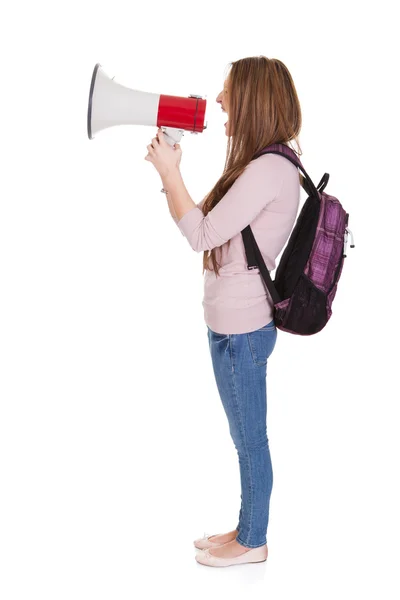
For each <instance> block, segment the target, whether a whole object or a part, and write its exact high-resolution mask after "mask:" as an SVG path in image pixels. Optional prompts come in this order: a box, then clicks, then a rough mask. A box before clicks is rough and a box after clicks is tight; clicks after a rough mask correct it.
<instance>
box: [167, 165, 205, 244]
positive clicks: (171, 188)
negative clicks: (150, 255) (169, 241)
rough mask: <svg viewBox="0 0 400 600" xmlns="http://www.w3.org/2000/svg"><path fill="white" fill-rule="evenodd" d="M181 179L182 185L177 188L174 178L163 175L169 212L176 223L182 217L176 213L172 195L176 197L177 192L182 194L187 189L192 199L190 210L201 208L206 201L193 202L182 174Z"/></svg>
mask: <svg viewBox="0 0 400 600" xmlns="http://www.w3.org/2000/svg"><path fill="white" fill-rule="evenodd" d="M179 175H180V171H179ZM175 177H178V176H177V174H175ZM179 179H180V180H181V185H180V186H179V187H178V188H177V187H176V184H175V181H174V178H172V181H171V177H161V181H162V185H163V188H164V190H166V194H165V195H166V197H167V203H168V208H169V212H170V213H171V217H172V218H173V219H174V221H175V223H178V221H179V220H180V219H179V217H178V216H177V214H176V211H175V208H174V201H173V198H172V196H174V198H175V196H176V195H177V194H182V193H184V191H186V194H187V196H188V197H189V200H190V201H191V203H188V206H189V210H190V209H191V208H193V207H194V206H197V208H201V206H202V204H203V202H204V199H203V200H200V202H199V203H198V204H195V203H194V202H193V200H192V199H191V198H190V196H189V194H188V192H187V190H186V187H185V185H184V183H183V179H182V176H181V175H180V177H179ZM183 188H184V190H183ZM182 235H183V234H182Z"/></svg>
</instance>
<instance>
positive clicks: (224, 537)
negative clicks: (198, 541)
mask: <svg viewBox="0 0 400 600" xmlns="http://www.w3.org/2000/svg"><path fill="white" fill-rule="evenodd" d="M237 534H238V530H237V529H234V530H233V531H229V532H228V533H218V534H217V535H212V536H210V537H209V538H208V539H209V540H210V542H214V543H215V544H226V543H227V542H231V541H232V540H234V539H235V538H236V536H237Z"/></svg>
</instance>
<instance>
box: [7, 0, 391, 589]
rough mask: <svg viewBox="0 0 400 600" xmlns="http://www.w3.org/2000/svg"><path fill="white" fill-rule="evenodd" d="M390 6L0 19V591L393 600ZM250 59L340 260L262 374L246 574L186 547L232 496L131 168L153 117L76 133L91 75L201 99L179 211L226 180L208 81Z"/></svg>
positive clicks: (220, 418) (158, 236)
mask: <svg viewBox="0 0 400 600" xmlns="http://www.w3.org/2000/svg"><path fill="white" fill-rule="evenodd" d="M394 5H395V3H392V2H384V1H383V2H380V3H378V4H375V3H365V2H346V3H344V2H343V3H334V4H333V3H320V2H319V3H317V2H315V3H313V2H287V1H286V2H283V3H277V2H275V3H268V2H245V3H240V4H234V3H216V2H204V3H200V4H199V3H198V4H193V3H188V2H162V3H160V4H157V3H154V2H152V3H150V4H148V5H147V4H146V6H144V5H143V3H141V4H140V5H139V4H135V3H132V2H125V3H124V2H118V1H116V2H112V3H99V2H79V3H78V2H72V3H71V2H68V3H67V2H65V3H58V2H43V1H42V2H35V3H28V2H22V3H18V4H15V5H11V3H9V5H8V7H7V8H5V9H4V8H3V10H2V18H1V20H0V21H1V26H0V27H1V32H0V33H1V36H0V38H1V56H2V61H1V75H2V77H1V79H2V86H1V87H2V92H1V112H2V119H1V130H0V139H1V148H2V160H1V178H0V181H1V198H0V201H1V218H0V286H1V290H0V350H1V357H0V358H1V362H0V369H1V373H0V375H1V377H0V394H1V406H0V410H1V414H0V485H1V494H0V527H1V530H0V549H1V557H0V558H1V571H2V574H1V578H0V579H1V580H0V592H1V593H0V596H1V598H2V600H14V599H18V600H22V599H23V600H31V599H32V598H40V599H41V600H45V599H50V598H51V599H55V598H56V599H57V600H64V599H66V600H72V599H74V600H92V599H93V600H103V599H107V600H108V599H118V600H125V599H131V598H140V599H141V600H145V599H147V598H164V596H165V595H167V596H171V598H177V599H185V600H186V599H187V598H195V599H197V598H199V599H200V598H206V597H207V598H219V597H221V594H227V595H229V597H231V598H240V599H242V598H244V597H248V596H251V597H252V598H255V599H257V600H258V599H261V598H263V599H264V598H267V597H268V598H271V599H274V600H286V599H289V598H290V599H292V598H304V599H307V600H320V599H321V598H324V600H330V599H335V600H336V599H337V598H341V599H343V600H347V599H349V600H350V599H351V600H353V598H378V597H382V598H385V600H392V599H393V600H394V599H398V598H399V594H400V586H399V580H398V567H399V559H400V556H399V547H400V546H399V535H400V527H399V509H398V507H399V505H400V494H399V489H398V479H399V456H400V446H399V435H398V431H399V420H398V412H397V411H398V402H399V399H400V394H399V386H398V383H397V374H398V363H397V359H398V355H399V343H398V340H399V333H400V332H399V327H398V322H399V308H398V304H399V294H398V292H399V286H398V281H397V277H398V241H399V236H398V218H399V193H398V184H397V175H398V172H399V166H398V157H399V153H398V134H399V125H398V123H399V116H398V109H399V105H400V104H399V95H398V93H397V91H396V90H397V86H398V65H397V62H396V61H395V55H396V54H397V56H398V55H399V44H398V31H397V27H396V21H395V18H394ZM261 54H262V55H265V56H268V57H269V58H279V59H280V60H282V61H283V62H284V63H285V64H286V65H287V67H288V68H289V70H290V72H291V74H292V76H293V79H294V82H295V85H296V89H297V92H298V95H299V99H300V103H301V107H302V112H303V128H302V131H301V136H300V143H301V148H302V151H303V155H302V157H301V160H302V162H303V165H304V166H305V168H306V170H307V172H308V173H309V175H310V176H311V178H312V179H313V181H314V183H315V184H317V183H318V182H319V180H320V178H321V177H322V175H323V174H324V173H325V172H328V173H329V175H330V179H329V183H328V186H327V189H326V191H327V192H328V193H330V194H333V195H334V196H336V197H337V198H339V200H340V201H341V202H342V204H343V206H344V208H345V209H346V210H347V211H348V212H349V214H350V218H349V227H350V229H351V230H352V232H353V235H354V242H355V246H356V247H355V248H354V249H352V248H350V247H349V246H348V253H347V254H348V257H347V259H346V262H345V266H344V269H343V274H342V277H341V280H340V284H339V288H338V292H337V295H336V299H335V300H334V304H333V315H332V318H331V320H330V321H329V323H328V325H327V326H326V328H325V329H324V330H323V331H322V332H320V333H319V334H318V335H314V336H310V337H309V338H307V337H301V336H294V335H290V334H287V333H285V332H279V331H278V341H277V345H276V348H275V350H274V352H273V355H272V356H271V358H270V360H269V362H268V436H269V442H270V449H271V456H272V462H273V469H274V487H273V491H272V496H271V505H270V524H269V528H268V535H267V538H268V546H269V557H268V560H267V562H266V563H261V564H260V565H242V566H239V567H229V568H227V569H213V568H207V567H204V566H202V565H199V564H197V563H196V561H195V559H194V556H195V549H194V547H193V544H192V542H193V540H194V539H195V538H197V537H200V536H202V535H203V533H204V531H206V532H207V533H210V534H212V533H221V532H224V531H229V530H231V529H233V528H234V527H235V526H236V524H237V517H238V511H239V505H240V480H239V466H238V461H237V454H236V450H235V449H234V446H233V443H232V440H231V438H230V435H229V430H228V423H227V420H226V417H225V413H224V412H223V408H222V404H221V401H220V398H219V396H218V393H217V388H216V384H215V380H214V375H213V372H212V365H211V359H210V355H209V349H208V342H207V333H206V326H205V323H204V320H203V310H202V305H201V301H202V294H203V278H202V253H195V252H194V251H193V250H192V249H191V247H190V245H189V243H188V241H187V240H186V238H185V237H183V236H182V234H181V233H180V231H179V230H178V228H177V227H176V225H175V223H174V222H173V220H172V218H171V216H170V214H169V211H168V207H167V203H166V198H165V196H164V194H161V193H160V189H161V180H160V178H159V175H158V173H157V171H156V170H155V168H154V166H153V165H152V164H151V163H150V162H148V161H145V160H144V157H145V156H146V154H147V149H146V146H147V145H148V144H149V143H150V142H151V139H152V138H153V137H154V136H155V134H156V131H157V128H156V126H154V127H145V126H131V125H130V126H122V127H114V128H110V129H108V130H105V131H102V132H100V133H99V134H98V135H97V136H96V137H95V139H93V140H89V139H88V136H87V130H86V116H87V104H88V97H89V87H90V81H91V77H92V72H93V68H94V66H95V64H96V63H98V62H99V63H100V64H101V65H102V68H103V69H104V70H105V72H106V73H107V74H108V75H109V76H110V77H114V78H115V81H117V82H119V83H121V84H123V85H125V86H127V87H131V88H134V89H137V90H142V91H147V92H153V93H162V94H171V95H177V96H178V95H182V96H188V95H189V94H199V95H201V96H203V97H206V98H207V116H206V120H207V121H208V127H207V129H206V130H205V131H204V132H203V133H202V134H199V135H190V134H188V133H187V134H185V135H184V137H183V138H182V140H181V147H182V150H183V157H182V162H181V171H182V174H183V178H184V181H185V184H186V186H187V189H188V191H189V193H190V195H191V197H192V198H193V200H194V201H195V202H199V201H200V200H201V199H202V198H203V197H204V196H205V194H206V193H207V192H208V191H209V190H210V189H211V187H212V186H213V185H214V183H215V182H216V180H217V179H218V178H219V176H220V175H221V173H222V169H223V165H224V160H225V149H226V142H227V138H226V137H225V132H224V125H223V124H224V122H225V121H226V115H224V114H223V113H221V110H220V107H219V105H218V104H217V103H216V102H215V99H216V97H217V95H218V93H219V92H220V91H221V89H222V85H223V81H224V77H225V75H226V71H227V66H228V64H229V62H230V61H233V60H238V59H239V58H243V57H246V56H257V55H261ZM304 199H305V194H304V192H302V202H303V201H304ZM349 244H350V239H349ZM278 262H279V258H278ZM273 277H274V274H273Z"/></svg>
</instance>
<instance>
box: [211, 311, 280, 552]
mask: <svg viewBox="0 0 400 600" xmlns="http://www.w3.org/2000/svg"><path fill="white" fill-rule="evenodd" d="M207 329H208V331H207V335H208V341H209V346H210V352H211V359H212V364H213V369H214V375H215V379H216V382H217V387H218V392H219V395H220V397H221V400H222V404H223V407H224V410H225V413H226V416H227V418H228V422H229V432H230V435H231V437H232V440H233V443H234V445H235V448H236V450H237V453H238V457H239V468H240V483H241V507H240V513H239V522H238V525H237V527H236V529H237V530H238V534H237V536H236V540H237V541H238V542H239V543H240V544H242V545H243V546H246V547H248V548H257V547H258V546H263V545H264V544H266V543H267V537H266V536H267V527H268V519H269V502H270V497H271V491H272V483H273V474H272V463H271V455H270V451H269V443H268V437H267V377H266V376H267V360H268V358H269V356H270V355H271V354H272V351H273V349H274V347H275V343H276V339H277V334H278V332H277V329H276V327H275V323H274V321H273V320H272V321H271V322H270V323H268V324H267V325H264V327H261V328H260V329H257V330H256V331H251V332H249V333H232V334H222V333H215V332H214V331H212V330H211V329H210V328H209V327H208V326H207Z"/></svg>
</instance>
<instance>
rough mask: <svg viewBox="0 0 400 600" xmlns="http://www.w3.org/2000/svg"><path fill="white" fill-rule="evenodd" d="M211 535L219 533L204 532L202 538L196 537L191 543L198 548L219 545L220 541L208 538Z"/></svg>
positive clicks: (203, 548) (204, 548)
mask: <svg viewBox="0 0 400 600" xmlns="http://www.w3.org/2000/svg"><path fill="white" fill-rule="evenodd" d="M213 535H220V534H219V533H210V534H209V535H208V534H207V533H205V534H204V536H203V537H202V538H197V540H195V541H194V542H193V544H194V545H195V547H196V548H198V549H199V550H206V549H207V548H214V546H221V542H212V541H211V540H210V537H212V536H213ZM225 543H226V542H225Z"/></svg>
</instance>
